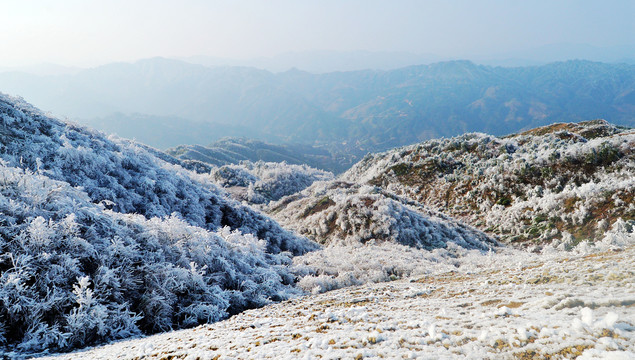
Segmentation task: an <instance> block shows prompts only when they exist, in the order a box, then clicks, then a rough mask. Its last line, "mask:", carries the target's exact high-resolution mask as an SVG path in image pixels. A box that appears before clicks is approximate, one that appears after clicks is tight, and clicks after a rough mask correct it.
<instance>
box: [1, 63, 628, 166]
mask: <svg viewBox="0 0 635 360" xmlns="http://www.w3.org/2000/svg"><path fill="white" fill-rule="evenodd" d="M0 85H1V86H2V87H3V89H5V91H9V92H11V93H13V94H19V95H22V96H24V97H26V98H27V99H28V100H29V101H31V102H33V103H35V104H37V105H38V106H40V107H41V108H43V109H46V110H47V111H52V112H53V113H55V114H58V115H64V116H68V117H70V118H71V119H74V120H77V121H83V120H82V119H86V121H88V120H89V119H94V118H102V119H106V118H108V117H109V116H112V114H115V113H121V114H124V116H128V115H126V114H138V115H136V116H137V117H138V116H144V117H147V119H148V120H150V119H152V118H153V117H159V118H161V117H177V118H181V119H185V120H187V121H188V122H184V123H183V128H184V129H183V131H182V133H183V135H182V136H180V137H179V139H180V140H182V141H183V142H184V143H189V144H196V143H199V144H201V136H200V134H199V133H198V132H201V131H209V135H208V137H209V140H208V141H207V142H205V143H203V144H201V145H206V144H208V143H210V142H212V141H214V140H217V139H219V138H221V137H223V136H227V135H232V134H234V133H235V132H236V131H238V130H241V129H249V130H248V132H246V134H247V135H248V136H250V137H254V138H258V139H261V140H267V141H272V142H277V143H280V142H293V143H303V144H311V145H320V146H323V147H325V148H326V149H328V150H334V149H340V150H341V149H346V150H347V152H351V151H350V150H353V152H356V153H360V154H363V153H365V152H367V151H378V150H386V149H389V148H392V147H395V146H401V145H405V144H410V143H415V142H419V141H422V140H427V139H431V138H434V137H439V136H454V135H459V134H461V133H464V132H469V131H481V132H487V133H490V134H493V135H505V134H509V133H512V132H516V131H520V130H523V129H530V128H533V127H537V126H543V125H548V124H550V123H553V122H562V121H565V122H568V121H583V120H586V119H592V118H605V119H607V120H608V121H610V122H612V123H615V124H618V125H627V126H634V125H635V123H634V121H635V120H634V119H635V66H634V65H628V64H607V63H597V62H590V61H581V60H576V61H567V62H558V63H551V64H547V65H542V66H530V67H514V68H505V67H491V66H484V65H477V64H474V63H472V62H469V61H448V62H441V63H434V64H430V65H417V66H410V67H405V68H400V69H395V70H389V71H378V70H363V71H349V72H332V73H324V74H312V73H308V72H304V71H300V70H289V71H286V72H282V73H271V72H268V71H264V70H258V69H255V68H247V67H227V66H225V67H215V68H208V67H204V66H201V65H194V64H189V63H185V62H181V61H176V60H167V59H161V58H156V59H148V60H142V61H138V62H136V63H133V64H126V63H118V64H111V65H106V66H102V67H98V68H94V69H89V70H84V71H82V72H79V73H77V74H74V75H61V76H35V75H26V74H22V73H1V74H0ZM163 119H165V118H163ZM91 121H94V120H91ZM126 121H127V120H126ZM175 121H177V120H176V119H175ZM189 121H191V122H200V123H210V124H214V125H213V126H212V127H209V128H207V129H206V128H205V126H198V125H193V123H189ZM135 122H136V120H135V118H134V117H133V118H131V119H130V123H133V124H134V123H135ZM162 122H163V123H165V120H161V121H159V120H157V121H156V122H155V123H154V125H153V126H154V127H155V129H153V130H152V131H155V132H156V131H157V130H158V129H159V128H160V126H161V123H162ZM102 123H103V121H102ZM121 123H122V125H119V126H118V127H119V129H117V127H114V126H111V127H109V128H108V129H107V130H109V131H115V132H117V133H125V134H126V136H131V135H132V134H131V132H130V131H128V130H126V129H125V128H126V127H128V125H124V124H123V121H122V122H121ZM147 123H151V122H150V121H148V122H147ZM190 126H191V127H192V128H191V131H189V132H190V133H191V134H192V135H191V136H189V138H188V136H187V133H188V130H190V128H189V127H190ZM223 126H226V127H227V129H226V130H224V129H223ZM146 127H147V126H146ZM132 128H135V125H132ZM136 131H139V132H143V129H142V128H138V130H136ZM166 131H171V130H167V129H166ZM206 135H207V134H206ZM134 137H137V138H142V137H143V136H142V135H141V134H140V135H139V136H134ZM153 141H156V140H153ZM158 144H159V143H158V142H157V143H150V144H149V145H154V146H159V145H158ZM161 144H163V143H161Z"/></svg>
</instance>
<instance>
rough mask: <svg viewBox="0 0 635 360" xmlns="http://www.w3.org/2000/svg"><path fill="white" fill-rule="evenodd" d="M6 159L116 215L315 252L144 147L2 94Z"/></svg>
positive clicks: (0, 145) (1, 142)
mask: <svg viewBox="0 0 635 360" xmlns="http://www.w3.org/2000/svg"><path fill="white" fill-rule="evenodd" d="M0 159H3V160H4V161H5V162H6V163H7V164H8V165H9V166H14V167H19V168H22V169H29V170H31V171H33V172H36V173H41V174H46V175H47V176H48V177H50V178H51V179H55V180H60V181H64V182H67V183H69V184H70V185H72V186H78V187H81V188H82V189H83V190H84V191H85V192H86V193H87V194H88V196H89V197H90V199H91V201H92V202H94V203H100V202H103V203H107V204H109V205H110V206H112V210H114V211H116V212H120V213H129V214H132V213H135V214H141V215H143V216H145V217H146V218H152V217H166V216H171V215H172V214H173V213H176V214H178V215H179V216H180V217H181V218H182V219H183V220H184V221H186V222H187V223H189V224H190V225H194V226H198V227H202V228H205V229H208V230H212V231H213V230H216V229H218V228H220V227H223V226H229V227H230V228H232V229H237V230H240V231H241V232H243V233H250V234H253V235H255V236H257V237H258V238H260V239H263V240H266V241H267V250H268V251H269V252H272V253H278V252H280V251H291V252H293V253H294V254H301V253H304V252H306V251H309V250H312V249H315V248H316V247H315V245H314V244H312V243H310V242H308V241H306V240H305V239H302V238H299V237H297V236H294V235H293V234H291V233H289V232H287V231H285V230H283V229H282V228H281V227H280V226H278V225H277V224H276V223H275V222H273V221H270V220H269V219H268V218H266V217H265V216H263V215H261V214H260V213H258V212H256V211H253V210H252V209H250V208H249V207H246V206H242V205H240V204H238V203H237V202H235V201H232V200H230V199H228V198H226V197H225V195H224V193H223V192H222V191H220V190H219V189H218V188H217V187H216V186H215V185H213V184H212V183H211V182H210V181H204V180H203V179H202V178H201V177H196V176H194V175H193V174H192V173H191V172H189V171H187V170H185V169H183V168H182V167H180V166H178V165H174V164H171V163H169V162H166V161H164V160H161V159H159V158H158V157H157V156H155V155H154V154H153V153H151V152H150V151H148V150H147V148H146V147H143V146H139V145H137V144H135V143H134V142H131V141H127V140H123V139H118V138H114V137H106V136H104V135H103V134H101V133H98V132H96V131H92V130H89V129H86V128H82V127H78V126H75V125H72V124H65V123H62V122H60V121H57V120H55V119H52V118H50V117H47V116H46V115H44V114H42V113H41V112H40V111H39V110H37V109H35V108H33V107H32V106H31V105H29V104H27V103H25V102H24V101H22V100H20V99H16V98H12V97H9V96H6V95H2V94H0ZM172 160H173V162H174V161H176V159H172ZM194 178H196V179H197V180H194Z"/></svg>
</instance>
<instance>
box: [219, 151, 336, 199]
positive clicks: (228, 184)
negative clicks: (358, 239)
mask: <svg viewBox="0 0 635 360" xmlns="http://www.w3.org/2000/svg"><path fill="white" fill-rule="evenodd" d="M210 176H211V179H212V181H213V182H214V183H216V184H218V185H219V186H221V187H223V188H225V189H226V190H227V191H228V192H229V193H230V194H232V195H233V197H234V198H236V199H237V200H241V201H246V202H248V203H249V204H252V205H255V204H268V203H269V202H271V201H275V200H279V199H280V198H282V197H283V196H287V195H291V194H295V193H297V192H300V191H302V190H304V189H305V188H307V187H308V186H310V185H311V184H313V183H314V182H316V181H325V180H332V179H333V174H332V173H330V172H328V171H323V170H318V169H315V168H312V167H310V166H307V165H290V164H287V163H285V162H281V163H277V162H264V161H257V162H250V161H241V162H240V163H239V164H233V165H224V166H221V167H217V168H212V169H211V171H210Z"/></svg>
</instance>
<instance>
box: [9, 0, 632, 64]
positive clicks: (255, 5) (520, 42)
mask: <svg viewBox="0 0 635 360" xmlns="http://www.w3.org/2000/svg"><path fill="white" fill-rule="evenodd" d="M634 18H635V1H632V0H597V1H588V0H576V1H573V0H558V1H555V0H532V1H520V0H518V1H515V0H479V1H475V0H435V1H433V0H385V1H379V0H260V1H256V0H226V1H219V0H178V1H177V0H173V1H171V0H101V1H93V0H2V1H0V48H1V49H2V54H1V55H0V66H25V65H32V64H39V63H45V62H47V63H56V64H62V65H67V66H82V67H86V66H97V65H101V64H105V63H109V62H114V61H134V60H137V59H141V58H149V57H155V56H163V57H188V56H196V55H204V56H212V57H220V58H235V59H247V58H254V57H270V56H274V55H277V54H281V53H287V52H303V51H315V50H335V51H357V50H365V51H386V52H409V53H415V54H435V55H440V56H450V57H465V58H469V57H470V56H482V55H488V54H498V53H505V52H513V51H517V50H526V49H531V48H535V47H540V46H544V45H549V44H560V43H572V44H588V45H593V46H597V47H605V46H620V45H635V25H634V23H633V19H634Z"/></svg>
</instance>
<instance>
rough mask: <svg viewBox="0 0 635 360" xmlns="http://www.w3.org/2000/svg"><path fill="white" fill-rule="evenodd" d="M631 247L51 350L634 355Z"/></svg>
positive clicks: (112, 354) (393, 285) (112, 355)
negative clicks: (83, 347)
mask: <svg viewBox="0 0 635 360" xmlns="http://www.w3.org/2000/svg"><path fill="white" fill-rule="evenodd" d="M634 279H635V246H633V245H632V243H631V244H630V245H626V246H624V247H619V248H613V249H605V250H602V251H595V252H587V253H565V252H555V251H554V252H553V253H550V254H541V255H537V254H530V253H526V252H519V251H515V250H505V251H503V252H501V253H497V254H490V255H480V256H470V257H469V258H468V259H464V260H462V261H461V263H460V264H457V267H456V270H453V271H438V272H433V273H430V274H428V275H425V276H418V277H413V278H410V279H408V280H398V281H393V282H387V283H379V284H370V285H363V286H358V287H351V288H346V289H340V290H336V291H331V292H327V293H324V294H319V295H311V296H306V297H303V298H298V299H294V300H290V301H286V302H283V303H279V304H274V305H271V306H267V307H264V308H261V309H256V310H251V311H247V312H244V313H242V314H240V315H237V316H234V317H232V318H230V319H228V320H226V321H222V322H218V323H215V324H211V325H206V326H201V327H198V328H194V329H190V330H184V331H177V332H171V333H166V334H161V335H157V336H153V337H148V338H144V339H136V340H130V341H123V342H118V343H114V344H110V345H106V346H103V347H99V348H94V349H90V350H87V351H83V352H77V353H72V354H65V355H61V356H58V357H55V359H80V358H81V359H247V358H249V359H257V358H270V359H284V358H307V359H317V358H323V359H336V358H349V359H350V358H355V359H361V358H364V359H366V358H369V359H372V358H375V359H376V358H385V359H401V358H424V359H426V358H428V359H438V358H473V359H480V358H513V359H533V358H575V357H578V359H594V358H610V359H633V358H635V284H634Z"/></svg>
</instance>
